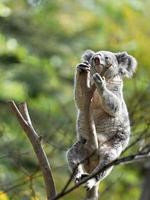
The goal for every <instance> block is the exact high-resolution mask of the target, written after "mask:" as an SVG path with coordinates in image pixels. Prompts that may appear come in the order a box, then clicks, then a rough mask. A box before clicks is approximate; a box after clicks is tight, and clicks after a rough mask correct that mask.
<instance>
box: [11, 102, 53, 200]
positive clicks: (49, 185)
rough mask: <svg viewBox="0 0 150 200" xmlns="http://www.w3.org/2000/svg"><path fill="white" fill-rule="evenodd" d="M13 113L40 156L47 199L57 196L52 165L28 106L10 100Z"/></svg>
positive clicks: (38, 156)
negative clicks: (33, 124)
mask: <svg viewBox="0 0 150 200" xmlns="http://www.w3.org/2000/svg"><path fill="white" fill-rule="evenodd" d="M9 105H10V106H11V108H12V111H13V113H14V114H15V115H16V117H17V119H18V122H19V123H20V125H21V127H22V128H23V130H24V132H25V134H26V136H27V137H28V139H29V140H30V142H31V145H32V147H33V149H34V152H35V154H36V156H37V158H38V161H39V165H40V168H41V171H42V173H43V178H44V182H45V188H46V194H47V200H51V199H52V198H54V197H55V196H56V189H55V184H54V180H53V176H52V172H51V167H50V164H49V162H48V158H47V156H46V154H45V151H44V149H43V147H42V144H41V138H40V137H39V136H38V134H37V133H36V131H35V129H34V128H33V126H32V122H31V119H30V116H29V113H28V108H27V105H26V103H21V104H19V106H17V105H16V104H15V102H14V101H11V102H9Z"/></svg>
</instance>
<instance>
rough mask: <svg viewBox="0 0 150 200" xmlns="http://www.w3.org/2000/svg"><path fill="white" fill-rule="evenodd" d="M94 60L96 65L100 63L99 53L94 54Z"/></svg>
mask: <svg viewBox="0 0 150 200" xmlns="http://www.w3.org/2000/svg"><path fill="white" fill-rule="evenodd" d="M94 62H95V64H96V65H99V64H100V55H96V56H94Z"/></svg>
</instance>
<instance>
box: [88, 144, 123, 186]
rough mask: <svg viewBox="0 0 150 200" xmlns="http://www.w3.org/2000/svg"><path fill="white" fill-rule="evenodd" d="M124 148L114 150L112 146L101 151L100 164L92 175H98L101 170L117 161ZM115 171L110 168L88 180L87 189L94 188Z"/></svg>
mask: <svg viewBox="0 0 150 200" xmlns="http://www.w3.org/2000/svg"><path fill="white" fill-rule="evenodd" d="M121 151H122V147H121V146H120V147H119V146H118V148H117V149H116V148H114V147H112V146H105V147H104V148H102V149H101V150H100V162H99V164H98V166H97V167H96V168H95V169H94V170H93V172H92V173H97V172H98V171H99V170H101V169H102V168H103V167H104V166H106V165H107V164H109V163H110V162H112V161H113V160H115V159H116V158H118V157H119V155H120V154H121ZM112 169H113V167H109V168H108V169H106V170H104V171H102V172H100V173H98V174H97V175H96V176H95V177H93V178H92V179H90V180H88V181H87V183H86V187H87V188H88V189H91V188H93V187H94V186H95V185H96V184H97V182H99V181H102V180H103V179H104V178H105V177H106V176H107V175H108V174H109V173H110V172H111V170H112Z"/></svg>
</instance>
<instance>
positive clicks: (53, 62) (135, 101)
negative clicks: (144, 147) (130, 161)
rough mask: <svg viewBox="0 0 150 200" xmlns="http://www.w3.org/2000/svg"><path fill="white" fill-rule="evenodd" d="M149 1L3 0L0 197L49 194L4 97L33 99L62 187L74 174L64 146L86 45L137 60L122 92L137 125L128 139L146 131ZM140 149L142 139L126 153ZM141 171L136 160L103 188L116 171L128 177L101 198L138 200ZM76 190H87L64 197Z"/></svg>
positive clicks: (72, 130)
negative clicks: (77, 71) (76, 72)
mask: <svg viewBox="0 0 150 200" xmlns="http://www.w3.org/2000/svg"><path fill="white" fill-rule="evenodd" d="M32 2H34V3H32ZM149 4H150V3H149V1H146V0H145V1H139V0H133V1H129V0H122V1H119V0H117V1H116V0H109V1H105V0H96V1H92V0H88V1H82V0H75V1H70V0H55V1H54V0H51V1H48V0H41V1H40V0H34V1H32V0H19V1H11V0H2V1H0V90H1V93H0V110H1V115H0V139H1V140H0V152H1V153H0V190H1V191H2V192H0V200H7V199H14V200H20V199H22V200H23V199H36V198H35V196H37V199H44V198H45V196H44V190H43V182H42V181H43V180H42V179H41V176H40V177H36V175H37V176H38V175H39V168H38V165H37V160H36V158H35V156H34V153H33V151H32V148H31V146H30V144H29V141H28V140H27V138H26V137H25V136H24V133H23V131H22V130H21V129H20V127H19V125H18V123H17V122H16V120H15V118H14V116H12V114H11V112H10V109H9V108H8V105H7V104H6V103H5V102H6V101H9V100H11V99H14V100H16V101H17V102H21V101H27V102H28V105H29V111H30V113H31V117H32V120H33V122H34V125H35V127H36V130H37V131H38V132H39V134H40V135H42V136H43V143H44V147H45V149H46V152H47V154H48V156H49V159H50V161H51V163H52V170H53V172H54V176H55V180H56V185H57V189H58V190H59V191H60V189H61V188H62V187H63V185H64V184H65V182H66V180H67V177H69V173H68V169H67V164H66V160H65V152H66V150H67V148H68V147H69V146H70V145H71V144H72V143H73V141H74V139H75V117H76V109H75V106H74V101H73V77H74V69H75V66H76V64H77V63H78V62H79V61H80V56H81V54H82V52H83V51H84V50H85V49H93V50H95V51H97V50H100V49H102V50H103V49H104V50H111V51H115V52H116V51H128V52H129V53H131V54H133V55H134V56H135V57H136V58H137V60H138V63H139V67H138V70H137V73H136V75H135V77H134V79H133V80H128V81H125V86H124V90H125V97H126V100H127V103H128V107H129V110H130V114H131V122H132V124H133V128H132V130H133V135H132V138H131V139H132V140H134V139H135V138H136V137H137V136H138V135H139V134H140V133H141V132H144V130H145V129H146V127H147V124H146V122H148V121H149V113H150V100H149V90H150V88H149V77H150V68H149V67H150V59H149V54H150V40H149V20H150V13H149V6H150V5H149ZM138 148H139V144H137V145H136V147H135V148H132V149H131V150H130V151H129V152H131V153H133V152H134V151H135V150H137V149H138ZM135 169H136V170H135ZM140 170H141V169H140V168H137V165H135V166H134V165H132V166H128V167H126V166H125V167H124V168H120V167H119V168H116V169H115V171H114V172H113V173H112V175H110V177H108V178H107V179H106V181H104V182H103V183H102V184H101V187H100V191H101V192H103V191H105V190H106V189H107V186H108V185H110V184H111V183H113V181H114V177H116V176H117V174H118V171H119V173H121V172H122V173H124V174H125V175H123V176H121V177H120V178H118V180H116V181H115V182H116V183H115V184H112V185H113V186H112V187H111V189H110V191H109V192H108V193H105V195H102V197H101V199H104V200H105V199H107V198H109V199H112V200H114V199H115V200H117V199H118V200H119V199H120V196H121V198H122V200H126V199H138V196H139V193H140V192H139V191H140V190H139V189H140V188H139V182H140V177H141V174H140ZM31 176H33V177H35V178H33V182H32V181H31V179H29V177H31ZM16 185H18V186H16ZM15 186H16V187H15ZM32 187H33V188H32ZM131 188H132V189H131ZM34 190H35V191H36V194H34ZM4 191H6V193H4ZM110 194H111V195H110ZM122 194H124V195H122ZM77 196H78V198H80V199H81V197H82V196H83V190H82V189H78V190H77V191H75V192H73V193H72V194H70V195H68V196H66V197H65V198H63V199H71V200H73V199H77ZM110 196H111V197H110Z"/></svg>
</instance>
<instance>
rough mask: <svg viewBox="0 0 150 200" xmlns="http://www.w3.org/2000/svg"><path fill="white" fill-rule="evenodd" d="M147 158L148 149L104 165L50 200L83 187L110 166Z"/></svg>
mask: <svg viewBox="0 0 150 200" xmlns="http://www.w3.org/2000/svg"><path fill="white" fill-rule="evenodd" d="M147 158H150V147H149V148H148V150H147V151H144V152H142V151H140V152H137V153H136V154H132V155H129V156H126V157H122V158H118V159H116V160H114V161H112V162H110V163H109V164H107V165H105V166H104V167H102V168H101V169H100V170H99V171H98V172H96V173H94V174H92V175H89V176H88V177H87V178H85V179H84V180H82V181H81V182H80V183H78V184H76V185H74V186H72V187H70V188H69V189H67V188H68V186H69V184H68V185H67V187H66V188H65V190H62V191H61V192H59V193H58V194H57V195H56V196H55V197H54V198H52V200H57V199H60V198H62V197H63V196H65V195H67V194H69V193H70V192H72V191H74V190H75V189H77V188H78V187H79V186H80V185H83V184H84V183H86V182H87V181H88V180H89V179H91V178H92V177H94V176H95V175H97V174H99V173H101V172H103V171H105V170H106V169H108V168H109V167H111V166H115V165H120V164H129V163H135V162H139V161H143V160H145V159H147Z"/></svg>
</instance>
